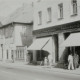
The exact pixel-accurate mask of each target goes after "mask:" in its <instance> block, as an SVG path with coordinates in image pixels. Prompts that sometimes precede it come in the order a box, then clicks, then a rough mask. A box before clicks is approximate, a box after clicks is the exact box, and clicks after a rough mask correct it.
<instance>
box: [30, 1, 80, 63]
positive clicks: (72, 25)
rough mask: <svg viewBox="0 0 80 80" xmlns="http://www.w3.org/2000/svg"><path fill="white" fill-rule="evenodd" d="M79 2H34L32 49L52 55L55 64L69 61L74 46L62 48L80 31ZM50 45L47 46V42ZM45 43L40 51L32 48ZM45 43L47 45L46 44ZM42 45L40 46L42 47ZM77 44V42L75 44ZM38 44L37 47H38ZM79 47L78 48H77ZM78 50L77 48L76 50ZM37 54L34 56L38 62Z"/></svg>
mask: <svg viewBox="0 0 80 80" xmlns="http://www.w3.org/2000/svg"><path fill="white" fill-rule="evenodd" d="M79 8H80V1H79V0H37V1H35V2H34V26H33V35H34V43H33V44H32V46H31V47H30V49H33V50H34V53H35V50H44V51H47V52H48V53H49V54H51V55H52V58H53V64H55V63H57V62H59V61H60V62H65V61H67V57H68V54H69V53H70V50H73V49H74V48H73V47H75V45H74V46H67V47H66V46H62V44H63V42H64V41H65V40H66V39H67V38H68V37H69V35H70V34H72V33H77V32H79V31H80V27H79V24H80V9H79ZM45 39H46V40H47V41H48V40H49V41H48V43H47V44H46V42H47V41H46V40H45ZM42 41H43V42H42ZM37 42H38V44H39V43H40V42H41V43H43V44H44V45H43V47H42V48H41V49H40V48H39V49H38V48H36V49H34V48H32V47H33V46H34V44H35V43H36V44H37ZM44 42H45V43H44ZM41 43H40V44H39V45H41ZM74 43H75V42H74ZM38 44H37V45H38ZM76 47H77V46H76ZM76 50H77V48H76ZM36 54H37V52H36V53H35V54H34V55H33V56H34V57H33V58H34V61H37V55H36Z"/></svg>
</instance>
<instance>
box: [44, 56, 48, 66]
mask: <svg viewBox="0 0 80 80" xmlns="http://www.w3.org/2000/svg"><path fill="white" fill-rule="evenodd" d="M44 65H45V66H48V58H47V57H45V59H44Z"/></svg>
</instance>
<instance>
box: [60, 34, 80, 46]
mask: <svg viewBox="0 0 80 80" xmlns="http://www.w3.org/2000/svg"><path fill="white" fill-rule="evenodd" d="M61 46H65V47H70V46H80V33H72V34H70V36H69V37H68V38H67V39H66V40H65V41H64V42H63V44H62V45H61Z"/></svg>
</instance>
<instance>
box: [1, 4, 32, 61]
mask: <svg viewBox="0 0 80 80" xmlns="http://www.w3.org/2000/svg"><path fill="white" fill-rule="evenodd" d="M2 24H3V26H2V27H0V60H5V61H12V59H13V58H14V59H15V60H19V61H25V56H26V54H25V52H27V49H26V47H28V46H29V45H31V43H32V39H33V36H32V30H33V8H32V5H24V6H23V7H21V8H19V9H17V10H16V11H15V12H14V13H12V14H11V15H10V16H8V17H7V18H5V19H4V20H3V21H2Z"/></svg>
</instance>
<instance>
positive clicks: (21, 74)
mask: <svg viewBox="0 0 80 80" xmlns="http://www.w3.org/2000/svg"><path fill="white" fill-rule="evenodd" d="M0 80H80V75H74V74H66V73H59V72H49V71H45V70H44V71H42V70H33V69H31V68H30V69H29V68H28V69H22V68H21V69H20V68H14V67H10V66H9V67H7V66H2V65H0Z"/></svg>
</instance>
